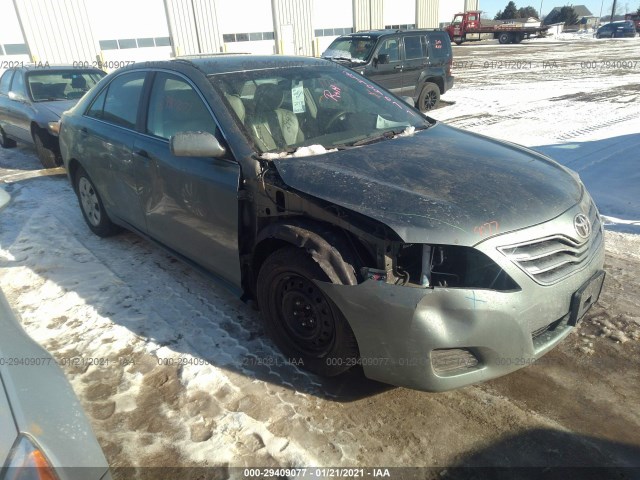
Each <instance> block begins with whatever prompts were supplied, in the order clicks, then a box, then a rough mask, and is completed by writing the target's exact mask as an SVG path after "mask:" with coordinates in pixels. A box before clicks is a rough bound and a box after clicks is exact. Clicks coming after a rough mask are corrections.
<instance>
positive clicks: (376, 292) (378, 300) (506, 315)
mask: <svg viewBox="0 0 640 480" xmlns="http://www.w3.org/2000/svg"><path fill="white" fill-rule="evenodd" d="M586 196H587V197H588V195H586ZM589 201H590V199H589ZM584 203H585V202H583V205H582V207H581V206H578V205H577V206H575V207H574V208H572V209H570V210H569V211H567V212H565V213H564V214H562V215H560V216H559V217H558V218H556V219H554V220H552V221H550V222H547V223H545V224H542V225H538V226H535V227H531V228H527V229H524V230H521V231H518V232H512V233H508V234H504V235H498V236H495V237H492V238H490V239H488V240H485V241H483V242H481V243H480V244H478V245H476V247H475V248H477V249H478V250H480V251H482V252H483V253H485V254H487V255H488V256H489V257H490V258H492V259H494V261H496V263H498V264H499V265H500V266H501V267H502V268H503V269H504V270H505V271H506V272H507V273H508V274H509V275H510V276H511V277H512V278H513V279H514V280H515V281H516V283H518V285H520V287H521V290H519V291H510V292H499V291H495V290H483V289H464V288H439V287H436V288H412V287H404V286H397V285H391V284H387V283H384V282H381V281H373V280H367V281H365V282H363V283H361V284H359V285H354V286H349V285H335V284H330V283H324V282H317V283H318V285H319V286H320V288H322V290H323V291H324V292H325V293H326V294H327V295H328V296H329V297H330V298H331V299H332V300H333V301H334V302H335V304H336V305H337V306H338V308H340V310H341V311H342V313H343V314H344V316H345V317H346V319H347V321H348V323H349V325H350V326H351V328H352V330H353V332H354V334H355V336H356V339H357V341H358V346H359V349H360V359H359V360H358V363H360V364H361V365H362V367H363V369H364V373H365V375H366V376H367V377H369V378H371V379H374V380H378V381H381V382H385V383H390V384H393V385H398V386H404V387H408V388H414V389H418V390H425V391H445V390H451V389H454V388H459V387H463V386H466V385H470V384H473V383H478V382H482V381H485V380H489V379H492V378H496V377H499V376H502V375H505V374H507V373H510V372H513V371H515V370H518V369H519V368H521V367H523V366H526V365H528V364H531V363H533V362H534V361H535V360H536V359H537V358H539V357H541V356H542V355H544V354H545V353H546V352H548V351H549V350H550V349H552V348H553V347H554V346H555V345H556V344H558V343H559V342H560V341H561V340H562V339H564V338H565V337H566V336H567V335H568V334H569V333H570V332H571V330H572V329H573V327H572V326H570V325H569V318H570V310H571V300H572V296H573V294H574V293H575V292H576V291H577V290H579V289H580V287H582V286H583V285H584V284H585V283H586V282H587V281H588V280H589V279H590V278H592V277H593V276H594V274H595V273H597V272H598V271H600V270H602V268H603V265H604V242H603V241H600V242H599V243H597V244H594V245H593V251H591V252H590V256H589V258H588V260H586V261H585V262H584V263H583V264H582V265H581V266H580V268H579V269H578V270H577V271H575V272H573V273H572V274H571V275H569V276H568V277H566V278H564V279H563V280H561V281H559V282H557V283H554V284H553V285H549V286H544V285H540V284H539V283H536V282H535V281H534V280H533V279H532V278H530V277H529V276H528V275H527V274H526V273H525V272H524V271H522V270H521V269H520V268H518V267H517V266H516V265H515V264H514V263H513V262H512V261H511V260H509V259H508V258H507V257H506V256H505V255H503V254H501V253H500V252H499V250H498V247H499V246H503V245H509V244H515V243H518V242H522V241H524V240H527V239H532V238H540V237H544V236H546V235H548V234H549V233H550V232H553V233H563V234H564V233H567V234H568V233H569V228H571V229H573V219H574V217H575V215H576V213H577V212H580V211H583V210H584ZM598 228H599V229H600V234H602V233H603V232H602V230H601V228H602V227H601V226H599V227H598ZM572 233H573V234H574V235H575V232H573V231H572ZM441 349H465V350H466V351H468V352H470V353H471V354H472V355H473V356H474V357H475V358H476V359H477V364H476V365H472V366H468V365H461V366H460V367H461V368H457V369H453V370H448V371H447V372H445V373H443V372H442V371H438V369H437V368H435V367H434V362H433V352H434V351H436V350H441Z"/></svg>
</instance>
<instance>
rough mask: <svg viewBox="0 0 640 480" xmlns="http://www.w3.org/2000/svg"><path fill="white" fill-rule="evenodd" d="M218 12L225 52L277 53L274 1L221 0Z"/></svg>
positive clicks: (218, 0)
mask: <svg viewBox="0 0 640 480" xmlns="http://www.w3.org/2000/svg"><path fill="white" fill-rule="evenodd" d="M217 11H218V22H219V25H220V31H221V33H222V43H223V50H224V51H225V52H250V53H260V54H266V55H271V54H273V53H275V52H276V50H275V45H276V42H275V33H274V30H273V14H272V8H271V0H233V1H229V0H217ZM238 12H251V15H238Z"/></svg>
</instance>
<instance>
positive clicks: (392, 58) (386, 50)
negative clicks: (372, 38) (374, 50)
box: [378, 38, 400, 63]
mask: <svg viewBox="0 0 640 480" xmlns="http://www.w3.org/2000/svg"><path fill="white" fill-rule="evenodd" d="M381 53H382V54H386V55H388V56H389V63H392V62H399V61H400V48H399V45H398V39H397V38H388V39H386V40H384V41H383V42H382V45H380V50H378V55H380V54H381Z"/></svg>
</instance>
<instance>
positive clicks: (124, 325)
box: [0, 45, 640, 478]
mask: <svg viewBox="0 0 640 480" xmlns="http://www.w3.org/2000/svg"><path fill="white" fill-rule="evenodd" d="M463 48H465V49H466V50H464V51H462V53H460V55H458V53H459V52H461V49H463ZM548 48H549V46H530V47H529V49H528V50H526V53H527V55H529V56H530V55H531V54H532V52H535V51H537V50H535V49H539V51H541V52H542V51H546V49H548ZM567 48H568V47H566V46H564V45H562V49H563V50H562V52H564V53H562V55H565V56H566V57H567V58H568V56H569V55H572V58H574V57H575V52H574V53H567V52H565V50H566V49H567ZM625 48H626V47H625ZM635 48H637V45H636V47H635ZM520 51H524V50H520ZM581 51H582V50H580V52H581ZM455 52H456V55H458V57H459V58H461V59H464V58H466V57H468V58H473V57H474V56H477V57H476V58H481V59H483V60H484V59H485V58H491V56H493V57H496V56H503V55H505V54H507V53H508V54H509V55H510V57H509V58H518V57H517V55H518V50H516V49H515V48H513V47H507V46H500V45H492V46H478V47H474V46H463V47H459V48H458V47H457V48H456V49H455ZM556 55H560V54H558V53H557V54H556ZM585 55H586V53H585ZM527 58H529V57H527ZM567 61H568V60H567ZM457 75H458V80H457V81H458V82H460V84H461V85H466V86H467V88H470V86H471V87H473V85H476V84H477V85H478V87H479V88H480V87H482V85H486V82H488V81H489V80H488V77H487V76H481V77H480V78H478V77H477V76H475V75H473V69H470V70H466V71H464V70H461V71H458V72H457ZM474 82H476V83H474ZM630 85H636V84H630ZM636 86H637V85H636ZM629 88H631V87H629ZM588 94H589V92H586V93H585V95H588ZM585 98H586V97H585ZM565 100H567V99H565ZM567 101H571V102H582V101H584V99H583V98H582V97H575V98H572V99H569V100H567ZM447 108H449V107H447V106H445V107H443V108H442V109H441V110H442V112H444V113H445V114H446V109H447ZM473 121H477V119H476V120H474V119H473V118H471V117H469V118H466V119H464V122H463V119H461V118H458V123H464V125H462V124H461V125H460V126H462V127H468V126H469V125H471V124H472V122H473ZM496 123H497V124H499V119H498V120H496ZM454 124H455V122H454ZM56 173H57V174H56ZM0 182H4V183H5V185H4V187H5V189H6V190H7V191H8V192H9V193H10V194H11V195H12V201H11V203H10V204H9V205H8V207H7V208H6V209H5V210H4V211H3V212H2V213H0V287H1V288H2V290H3V291H4V292H5V294H6V295H7V297H8V299H9V302H10V303H11V304H12V306H13V307H14V309H15V310H16V311H17V312H18V313H19V314H20V315H21V318H22V321H23V324H24V326H25V329H26V330H27V331H28V332H29V333H30V334H31V335H32V336H33V337H34V338H36V340H38V341H39V342H40V343H42V344H43V345H44V346H45V347H46V348H47V349H48V350H49V351H50V352H51V353H52V354H53V355H54V357H56V358H57V359H58V361H59V362H60V363H61V365H62V366H63V369H64V370H65V372H66V374H67V376H68V378H69V379H70V381H71V383H72V385H73V387H74V390H75V391H76V393H77V394H78V396H79V397H80V399H81V402H82V404H83V406H84V407H85V410H86V412H87V414H88V416H89V418H90V420H91V422H92V424H93V427H94V430H95V432H96V434H97V437H98V439H99V441H100V443H101V445H102V447H103V449H104V452H105V455H106V457H107V459H108V461H109V463H110V465H111V466H112V467H114V468H116V470H115V471H116V472H117V471H118V470H117V468H118V467H141V466H147V467H162V466H166V467H178V466H185V467H186V466H216V467H232V466H233V467H246V466H260V467H270V466H282V467H287V466H297V467H301V466H335V467H339V466H343V467H356V466H358V467H374V466H412V467H435V470H433V471H430V472H429V473H428V474H427V473H424V472H423V474H424V476H429V475H431V474H433V476H434V477H435V478H447V476H448V475H449V476H453V477H455V476H456V472H455V471H451V470H450V467H455V466H481V467H513V466H516V467H544V466H547V467H549V466H550V467H555V466H561V467H566V466H579V467H588V466H593V467H631V466H633V467H636V469H635V470H629V471H627V472H626V473H623V474H622V475H627V477H624V476H623V477H619V478H637V475H638V472H640V470H639V469H640V409H639V408H638V399H639V398H640V381H639V380H640V379H639V378H638V377H639V374H640V281H639V280H638V279H639V278H640V235H628V234H621V233H615V232H607V234H606V245H607V246H606V264H605V270H606V272H607V278H606V281H605V284H604V289H603V292H602V295H601V299H600V302H599V303H598V305H596V306H595V307H594V308H593V309H592V310H591V311H590V312H589V313H588V315H587V316H586V318H585V319H584V320H583V321H582V322H581V324H580V326H579V327H578V328H577V329H576V330H575V331H574V332H573V333H572V334H571V335H570V336H569V337H568V338H567V339H566V340H565V341H564V342H563V343H562V344H561V345H560V346H559V347H557V348H556V349H554V350H553V351H551V352H550V353H548V354H547V355H546V356H544V357H543V358H542V359H541V361H540V362H538V363H536V364H534V365H532V366H529V367H527V368H524V369H521V370H519V371H517V372H515V373H512V374H510V375H508V376H506V377H503V378H500V379H497V380H493V381H490V382H487V383H484V384H481V385H477V386H471V387H467V388H463V389H460V390H456V391H452V392H447V393H440V394H430V393H423V392H417V391H412V390H407V389H404V388H395V387H390V386H387V385H382V384H379V383H376V382H372V381H369V380H367V379H365V378H364V377H363V376H362V373H361V372H359V371H353V372H351V373H350V374H349V375H348V376H346V377H341V378H339V379H333V380H322V379H319V378H317V377H314V376H311V375H308V374H306V373H305V372H302V371H300V370H299V369H298V368H297V367H296V366H294V365H290V364H286V363H284V362H283V360H282V359H281V357H280V356H279V354H278V353H277V352H276V351H275V350H274V348H273V346H272V345H271V343H270V342H269V340H268V339H265V338H264V333H263V330H262V326H261V320H260V317H259V315H258V314H257V313H256V312H254V311H253V310H252V309H251V308H250V307H248V306H247V305H244V304H243V303H242V302H240V301H239V300H238V299H237V298H235V297H233V296H232V295H231V294H230V293H228V292H227V291H226V290H224V289H222V288H220V287H218V286H216V285H212V284H211V283H210V281H209V280H208V279H206V278H204V277H202V276H201V275H200V274H199V273H197V272H196V271H195V270H193V269H191V268H190V267H188V266H185V265H183V264H182V263H179V262H177V261H176V260H175V259H174V258H172V257H171V256H170V255H167V254H166V253H165V252H164V251H162V250H161V249H159V248H158V247H157V246H155V245H153V244H151V243H149V242H146V241H145V240H142V239H141V238H139V237H137V236H136V235H134V234H131V233H123V234H122V235H119V236H117V237H114V238H112V239H98V238H96V237H94V236H93V235H91V233H90V232H89V231H88V229H87V228H86V226H85V225H84V223H83V220H82V218H81V214H80V210H79V208H78V205H77V201H76V199H75V196H74V194H73V192H72V190H71V188H70V187H69V185H68V181H67V180H66V177H65V176H64V175H63V174H62V173H61V172H53V174H52V175H43V172H41V171H39V166H38V161H37V159H36V158H35V153H34V152H33V150H31V149H29V148H27V147H19V148H18V149H15V150H5V151H0ZM73 358H76V359H78V358H79V359H81V360H78V361H71V360H70V359H73ZM89 358H98V359H100V358H102V359H105V358H108V359H109V363H106V364H105V363H104V362H103V364H95V363H89V362H87V360H86V359H89ZM178 359H182V360H180V361H179V360H178ZM179 362H182V363H179ZM447 468H449V470H447ZM587 472H588V471H587V470H585V471H584V472H583V473H584V474H585V475H586V474H587ZM138 473H139V475H142V476H144V475H143V473H140V472H138ZM516 473H517V472H516ZM525 473H526V472H524V471H523V472H520V473H518V474H515V473H514V472H511V473H510V474H509V477H510V478H513V477H514V476H515V477H517V476H518V475H519V474H522V475H523V476H524V475H525ZM618 474H619V472H618ZM239 475H240V474H239ZM594 475H596V476H595V477H593V478H604V477H603V476H602V475H603V474H602V472H600V473H598V472H596V473H594ZM634 475H635V477H634ZM223 476H225V475H223ZM232 476H233V475H232ZM605 476H606V475H605ZM478 478H479V477H478ZM504 478H507V477H504Z"/></svg>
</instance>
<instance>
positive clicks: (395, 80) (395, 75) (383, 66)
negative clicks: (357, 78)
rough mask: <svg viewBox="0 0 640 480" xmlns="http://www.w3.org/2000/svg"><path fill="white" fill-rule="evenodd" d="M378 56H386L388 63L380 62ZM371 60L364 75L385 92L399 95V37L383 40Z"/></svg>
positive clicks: (400, 70)
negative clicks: (385, 90)
mask: <svg viewBox="0 0 640 480" xmlns="http://www.w3.org/2000/svg"><path fill="white" fill-rule="evenodd" d="M380 54H383V55H386V56H387V57H386V59H387V60H388V61H386V62H384V63H383V62H381V60H380V58H381V57H380ZM373 58H374V60H373V61H372V62H371V64H370V65H369V66H368V67H367V70H366V73H365V75H366V76H367V77H369V78H371V80H373V81H374V82H376V83H377V84H379V85H382V86H383V87H384V88H386V89H387V90H391V91H392V92H394V93H397V94H399V93H400V91H401V90H402V58H401V56H400V42H399V37H397V36H393V37H390V38H385V39H383V40H382V41H381V42H380V44H379V45H378V47H377V50H376V52H375V53H374V55H373ZM383 58H384V57H383ZM376 59H377V60H376Z"/></svg>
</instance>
